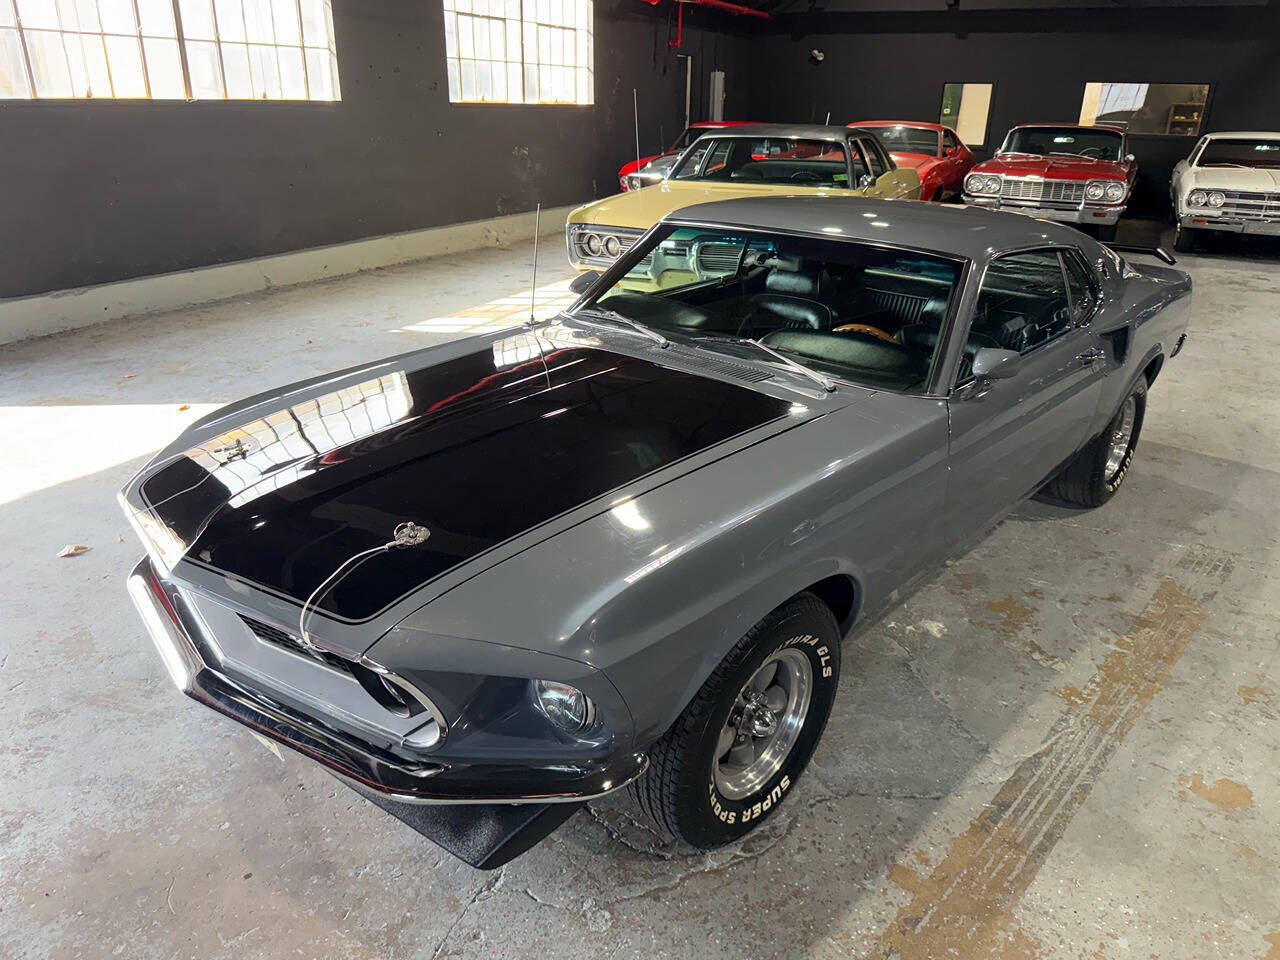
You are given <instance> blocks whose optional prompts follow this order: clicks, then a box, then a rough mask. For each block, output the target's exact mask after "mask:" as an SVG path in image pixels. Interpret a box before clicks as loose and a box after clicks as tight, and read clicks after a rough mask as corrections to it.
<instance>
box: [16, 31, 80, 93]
mask: <svg viewBox="0 0 1280 960" xmlns="http://www.w3.org/2000/svg"><path fill="white" fill-rule="evenodd" d="M26 35H27V54H28V55H29V56H30V57H31V73H32V75H33V76H34V77H35V81H36V96H38V97H69V96H71V75H70V74H69V73H68V72H67V55H66V53H65V52H64V51H63V49H62V35H61V34H58V33H48V32H45V31H43V30H27V31H26Z"/></svg>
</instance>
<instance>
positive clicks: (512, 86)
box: [507, 31, 524, 103]
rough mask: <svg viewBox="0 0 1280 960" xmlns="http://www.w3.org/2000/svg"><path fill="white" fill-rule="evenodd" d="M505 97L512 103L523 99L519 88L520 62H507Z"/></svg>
mask: <svg viewBox="0 0 1280 960" xmlns="http://www.w3.org/2000/svg"><path fill="white" fill-rule="evenodd" d="M512 32H513V33H514V32H515V31H512ZM507 99H508V100H509V101H511V102H512V103H519V102H520V101H521V100H523V99H524V96H523V93H522V91H521V89H520V64H518V63H508V64H507Z"/></svg>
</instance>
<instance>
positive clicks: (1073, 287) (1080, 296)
mask: <svg viewBox="0 0 1280 960" xmlns="http://www.w3.org/2000/svg"><path fill="white" fill-rule="evenodd" d="M1062 262H1063V263H1064V264H1065V265H1066V268H1067V288H1068V290H1069V291H1070V292H1071V322H1072V323H1076V324H1080V323H1088V321H1089V319H1090V318H1091V317H1092V316H1093V311H1094V310H1096V309H1097V308H1098V292H1097V289H1096V287H1095V286H1094V283H1093V278H1092V277H1091V276H1090V275H1089V271H1088V270H1087V269H1086V268H1085V266H1084V264H1083V263H1082V262H1081V260H1080V255H1079V254H1077V253H1074V252H1064V253H1063V255H1062Z"/></svg>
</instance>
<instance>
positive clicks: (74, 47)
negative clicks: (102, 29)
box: [62, 33, 111, 97]
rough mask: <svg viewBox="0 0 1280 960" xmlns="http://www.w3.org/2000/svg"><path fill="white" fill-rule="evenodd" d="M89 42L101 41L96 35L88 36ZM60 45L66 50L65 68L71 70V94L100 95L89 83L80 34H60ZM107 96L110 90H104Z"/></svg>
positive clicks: (76, 95) (74, 95)
mask: <svg viewBox="0 0 1280 960" xmlns="http://www.w3.org/2000/svg"><path fill="white" fill-rule="evenodd" d="M85 39H87V40H89V41H90V42H91V43H94V42H96V43H98V44H101V43H102V41H101V40H100V39H99V38H98V37H93V38H88V37H86V38H85ZM62 46H63V48H64V49H65V50H66V51H67V68H68V69H69V70H70V72H71V95H72V96H73V97H92V96H102V92H101V91H99V92H97V93H96V94H95V92H94V91H93V90H92V89H91V87H90V84H89V69H88V67H87V66H86V65H85V62H84V50H83V49H82V48H81V43H80V34H78V33H64V34H63V35H62ZM106 95H107V96H111V91H110V89H108V90H107V91H106Z"/></svg>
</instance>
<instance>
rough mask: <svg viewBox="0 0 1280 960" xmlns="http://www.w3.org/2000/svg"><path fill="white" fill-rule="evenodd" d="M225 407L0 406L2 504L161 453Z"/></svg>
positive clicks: (211, 405) (176, 405)
mask: <svg viewBox="0 0 1280 960" xmlns="http://www.w3.org/2000/svg"><path fill="white" fill-rule="evenodd" d="M220 406H222V404H221V403H192V404H183V403H146V404H93V405H89V406H75V405H66V406H29V407H0V436H3V437H5V439H6V441H7V442H6V444H5V461H6V462H5V467H4V469H3V470H0V503H12V502H13V501H15V500H18V499H20V498H22V497H25V496H27V495H28V494H31V493H35V492H36V491H38V490H44V489H46V488H48V487H52V486H56V485H58V484H60V483H66V482H67V481H68V480H75V479H76V478H77V477H86V476H89V475H90V474H94V473H98V472H99V471H101V470H105V469H107V468H108V467H114V466H116V465H117V464H121V463H126V462H128V461H130V460H134V459H136V458H138V457H142V456H145V455H146V454H149V453H151V452H152V451H155V450H158V449H159V448H160V447H162V446H164V445H165V444H167V443H168V442H169V441H170V440H172V439H173V438H174V437H176V436H177V435H178V434H179V433H181V432H182V430H183V429H185V428H186V427H188V426H190V425H191V424H192V423H194V422H195V421H196V420H197V419H199V418H200V417H203V416H204V415H205V414H206V413H209V412H210V411H212V410H217V409H218V408H219V407H220Z"/></svg>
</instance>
